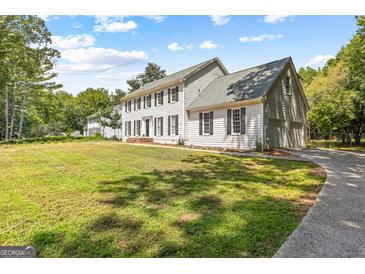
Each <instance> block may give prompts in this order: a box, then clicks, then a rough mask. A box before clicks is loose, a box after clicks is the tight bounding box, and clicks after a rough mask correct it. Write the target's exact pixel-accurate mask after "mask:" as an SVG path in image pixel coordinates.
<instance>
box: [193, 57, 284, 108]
mask: <svg viewBox="0 0 365 274" xmlns="http://www.w3.org/2000/svg"><path fill="white" fill-rule="evenodd" d="M289 60H290V57H287V58H284V59H281V60H277V61H274V62H270V63H267V64H263V65H259V66H257V67H253V68H249V69H245V70H241V71H237V72H234V73H231V74H228V75H225V76H221V77H218V78H216V79H215V80H213V81H212V82H211V83H210V84H209V85H208V86H207V87H206V88H205V89H204V90H203V91H202V93H201V95H200V96H199V97H198V98H196V99H195V100H194V101H193V102H192V103H191V104H190V105H189V107H188V108H189V109H191V108H197V107H204V106H208V105H217V104H222V103H229V102H234V101H242V100H250V99H255V98H259V97H263V96H264V95H265V94H266V92H267V91H268V89H269V88H270V87H271V85H272V83H273V82H274V81H275V79H276V78H277V77H278V75H279V73H280V71H281V70H282V69H283V67H284V66H285V65H286V64H287V63H288V61H289Z"/></svg>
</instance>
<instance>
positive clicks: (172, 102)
mask: <svg viewBox="0 0 365 274" xmlns="http://www.w3.org/2000/svg"><path fill="white" fill-rule="evenodd" d="M173 93H175V100H173V99H172V98H173V97H172V94H173ZM176 99H177V88H176V87H175V88H172V89H170V103H171V104H175V103H176V102H177V101H176Z"/></svg>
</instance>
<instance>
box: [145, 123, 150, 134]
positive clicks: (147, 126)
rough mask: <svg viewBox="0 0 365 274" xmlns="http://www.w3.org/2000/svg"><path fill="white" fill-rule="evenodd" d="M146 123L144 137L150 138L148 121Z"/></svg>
mask: <svg viewBox="0 0 365 274" xmlns="http://www.w3.org/2000/svg"><path fill="white" fill-rule="evenodd" d="M145 123H146V127H145V128H146V137H150V119H146V120H145Z"/></svg>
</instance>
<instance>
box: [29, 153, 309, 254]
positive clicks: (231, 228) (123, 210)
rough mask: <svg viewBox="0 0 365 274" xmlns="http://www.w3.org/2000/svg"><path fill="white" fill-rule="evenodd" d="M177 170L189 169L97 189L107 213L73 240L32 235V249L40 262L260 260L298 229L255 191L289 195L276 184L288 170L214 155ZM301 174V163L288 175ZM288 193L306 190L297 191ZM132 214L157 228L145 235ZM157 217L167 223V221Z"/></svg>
mask: <svg viewBox="0 0 365 274" xmlns="http://www.w3.org/2000/svg"><path fill="white" fill-rule="evenodd" d="M182 162H183V164H184V166H185V164H186V163H188V164H190V166H188V168H187V169H182V168H181V169H175V170H152V171H148V172H141V173H140V174H139V175H133V176H126V177H123V178H121V179H118V180H107V181H102V182H100V184H99V192H100V194H101V198H100V200H99V201H100V203H101V205H107V206H109V209H108V212H107V213H105V214H103V215H101V216H96V217H95V219H94V220H92V221H91V222H90V223H88V224H87V225H85V226H84V227H80V228H79V230H78V231H76V232H74V233H69V232H68V234H62V232H60V231H40V232H38V233H37V234H36V235H35V236H34V245H35V246H36V248H37V249H38V250H39V251H40V255H41V256H42V254H45V255H46V256H56V257H261V256H266V257H267V256H272V255H273V254H274V253H275V251H276V250H277V249H278V248H279V247H280V245H281V244H282V242H283V241H284V240H285V239H286V238H287V236H288V235H290V233H291V232H292V231H293V229H294V228H295V227H296V226H297V224H298V223H299V221H300V216H299V215H298V214H297V212H296V208H295V204H294V203H293V201H289V200H285V199H274V198H273V197H271V196H270V195H265V194H263V193H260V192H259V191H257V188H256V187H255V184H267V185H268V186H269V187H272V188H277V187H280V186H285V187H288V185H289V184H290V183H288V182H282V181H280V180H279V179H277V176H279V175H281V174H282V173H283V172H285V171H287V170H288V167H286V166H285V165H284V164H277V163H276V162H275V161H273V160H271V159H262V160H261V159H258V161H255V163H251V162H243V161H242V159H241V158H238V157H230V156H229V157H228V156H227V157H226V156H216V155H203V156H189V157H187V158H186V159H184V160H182ZM256 164H265V165H266V166H267V167H268V169H265V170H264V171H261V172H260V173H258V172H257V170H255V169H254V168H253V167H252V166H253V165H256ZM304 168H306V166H305V165H304V164H301V163H300V164H297V165H296V166H294V167H293V166H292V167H291V169H304ZM266 178H271V179H270V180H267V179H266ZM291 187H295V188H298V189H301V190H305V189H306V188H307V186H305V185H301V184H293V185H292V186H291ZM232 190H233V191H235V195H241V197H242V198H239V199H233V200H232V201H227V200H229V198H230V197H229V195H230V194H229V193H228V194H227V193H225V191H232ZM237 193H238V194H237ZM239 197H240V196H239ZM177 205H178V206H177ZM131 208H133V209H136V208H137V209H138V210H139V211H142V212H143V214H145V215H147V216H149V217H150V218H154V219H153V220H155V221H156V222H159V221H160V222H161V223H163V224H162V225H161V227H160V228H159V229H151V228H150V227H149V225H150V224H149V220H148V218H147V219H146V218H141V217H137V215H135V214H133V213H130V210H131ZM128 212H129V213H128ZM161 213H164V214H167V216H173V217H172V218H170V219H168V220H166V219H164V218H165V217H163V216H166V215H163V214H161ZM128 214H129V215H128ZM171 229H173V230H177V231H178V233H179V235H180V238H179V239H176V238H173V237H172V235H169V230H171ZM175 236H176V235H175Z"/></svg>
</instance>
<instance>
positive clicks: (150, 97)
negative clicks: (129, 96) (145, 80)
mask: <svg viewBox="0 0 365 274" xmlns="http://www.w3.org/2000/svg"><path fill="white" fill-rule="evenodd" d="M145 98H146V108H150V107H151V99H152V95H151V94H150V95H148V96H146V97H145Z"/></svg>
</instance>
